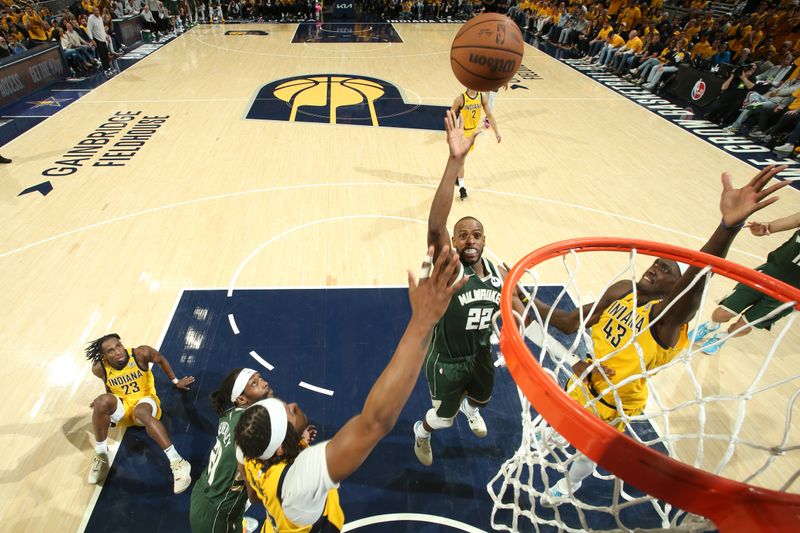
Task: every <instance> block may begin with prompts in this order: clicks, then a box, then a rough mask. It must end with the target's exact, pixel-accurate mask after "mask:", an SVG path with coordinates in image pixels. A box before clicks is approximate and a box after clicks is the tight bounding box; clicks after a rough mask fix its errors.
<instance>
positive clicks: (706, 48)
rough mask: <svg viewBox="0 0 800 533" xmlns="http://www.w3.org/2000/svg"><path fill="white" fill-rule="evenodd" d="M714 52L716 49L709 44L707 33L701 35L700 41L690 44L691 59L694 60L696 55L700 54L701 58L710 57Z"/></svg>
mask: <svg viewBox="0 0 800 533" xmlns="http://www.w3.org/2000/svg"><path fill="white" fill-rule="evenodd" d="M716 53H717V51H716V49H715V48H714V47H712V46H711V43H709V42H708V35H703V36H702V37H701V38H700V41H699V42H698V43H697V44H695V45H694V46H692V50H691V51H690V52H689V55H690V57H691V58H692V61H694V60H695V59H697V57H698V56H700V58H701V59H710V58H711V56H713V55H714V54H716Z"/></svg>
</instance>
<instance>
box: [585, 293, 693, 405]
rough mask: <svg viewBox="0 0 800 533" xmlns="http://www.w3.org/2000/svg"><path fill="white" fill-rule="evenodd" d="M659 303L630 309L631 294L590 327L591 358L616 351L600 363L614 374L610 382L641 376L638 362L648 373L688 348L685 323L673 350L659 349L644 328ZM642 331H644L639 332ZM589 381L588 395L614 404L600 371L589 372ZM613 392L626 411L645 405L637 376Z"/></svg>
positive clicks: (644, 390)
mask: <svg viewBox="0 0 800 533" xmlns="http://www.w3.org/2000/svg"><path fill="white" fill-rule="evenodd" d="M659 301H660V300H653V301H650V302H647V303H645V304H642V305H639V306H637V307H636V309H635V310H634V308H633V293H632V292H631V293H630V294H628V295H627V296H625V297H623V298H620V299H619V300H617V301H615V302H613V303H612V304H611V305H610V306H608V308H606V309H605V311H603V314H602V315H601V316H600V320H599V321H598V322H597V324H595V325H594V326H592V341H593V343H594V357H593V358H594V359H601V358H603V357H605V356H606V355H608V354H609V353H611V352H614V351H617V350H619V351H617V353H615V354H614V355H613V356H612V357H611V358H610V359H607V360H606V361H604V362H603V364H605V365H606V366H607V367H609V368H611V369H612V370H614V372H615V374H614V376H613V377H611V378H609V381H611V383H613V384H616V383H619V382H620V381H622V380H624V379H626V378H628V377H630V376H632V375H634V374H641V373H642V360H643V361H644V367H645V368H646V369H647V370H652V369H654V368H657V367H659V366H661V365H664V364H666V363H668V362H669V361H671V360H672V359H673V358H674V357H675V356H676V355H678V353H679V352H680V351H681V350H683V349H684V348H685V347H686V346H688V344H689V339H688V337H687V329H688V326H687V324H684V325H683V326H681V333H680V337H679V339H678V342H677V344H676V345H675V347H674V348H667V347H664V346H662V345H661V344H660V343H659V341H658V340H656V338H655V337H654V336H653V330H652V328H648V326H649V325H650V312H651V310H652V308H653V306H654V305H655V304H657V303H658V302H659ZM646 328H647V330H646V331H643V330H645V329H646ZM640 332H641V333H640ZM639 354H641V358H640V355H639ZM590 382H591V386H592V388H593V389H594V391H592V393H593V394H596V395H598V396H601V401H602V403H605V404H606V405H609V406H610V407H614V406H615V405H616V402H615V400H614V393H613V392H611V391H610V386H609V384H608V382H607V381H606V380H605V378H603V376H602V375H601V374H600V372H598V371H595V372H592V373H591V375H590ZM617 393H618V394H619V398H620V400H621V401H622V405H623V408H624V410H625V411H626V412H628V413H631V412H640V411H641V410H643V409H644V406H645V404H646V403H647V396H648V390H647V381H646V380H645V378H644V377H641V378H639V379H636V380H634V381H631V382H630V383H626V384H625V385H622V386H619V387H617Z"/></svg>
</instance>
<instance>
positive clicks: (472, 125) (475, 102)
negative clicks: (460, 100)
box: [461, 91, 483, 137]
mask: <svg viewBox="0 0 800 533" xmlns="http://www.w3.org/2000/svg"><path fill="white" fill-rule="evenodd" d="M481 109H483V105H482V104H481V93H479V92H476V93H475V97H472V96H470V95H469V91H464V105H463V107H462V108H461V120H462V122H463V123H464V134H465V135H466V136H468V137H469V136H470V135H472V133H473V130H475V129H476V128H477V127H478V124H480V123H481Z"/></svg>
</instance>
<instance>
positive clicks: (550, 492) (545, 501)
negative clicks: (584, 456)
mask: <svg viewBox="0 0 800 533" xmlns="http://www.w3.org/2000/svg"><path fill="white" fill-rule="evenodd" d="M561 481H563V480H561ZM561 481H559V482H558V483H556V484H555V485H553V486H552V487H550V488H548V489H546V490H545V491H544V492H543V493H542V497H541V498H540V501H541V502H542V505H544V506H546V507H556V506H558V505H561V504H562V503H564V500H565V499H566V498H567V493H566V492H562V491H561V490H559V488H558V485H559V484H561Z"/></svg>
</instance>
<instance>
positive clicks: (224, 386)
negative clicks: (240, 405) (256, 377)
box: [209, 368, 242, 416]
mask: <svg viewBox="0 0 800 533" xmlns="http://www.w3.org/2000/svg"><path fill="white" fill-rule="evenodd" d="M241 371H242V369H241V368H236V369H234V370H233V371H232V372H231V373H230V374H228V375H227V376H226V377H225V379H223V380H222V383H220V385H219V389H217V390H215V391H214V392H212V393H211V396H210V397H209V398H210V399H211V406H212V407H213V408H214V412H216V413H217V414H218V415H219V416H222V415H223V413H225V411H227V410H228V409H230V408H231V407H233V406H234V404H233V402H231V393H232V392H233V385H234V384H235V383H236V378H237V377H239V373H240V372H241Z"/></svg>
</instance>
